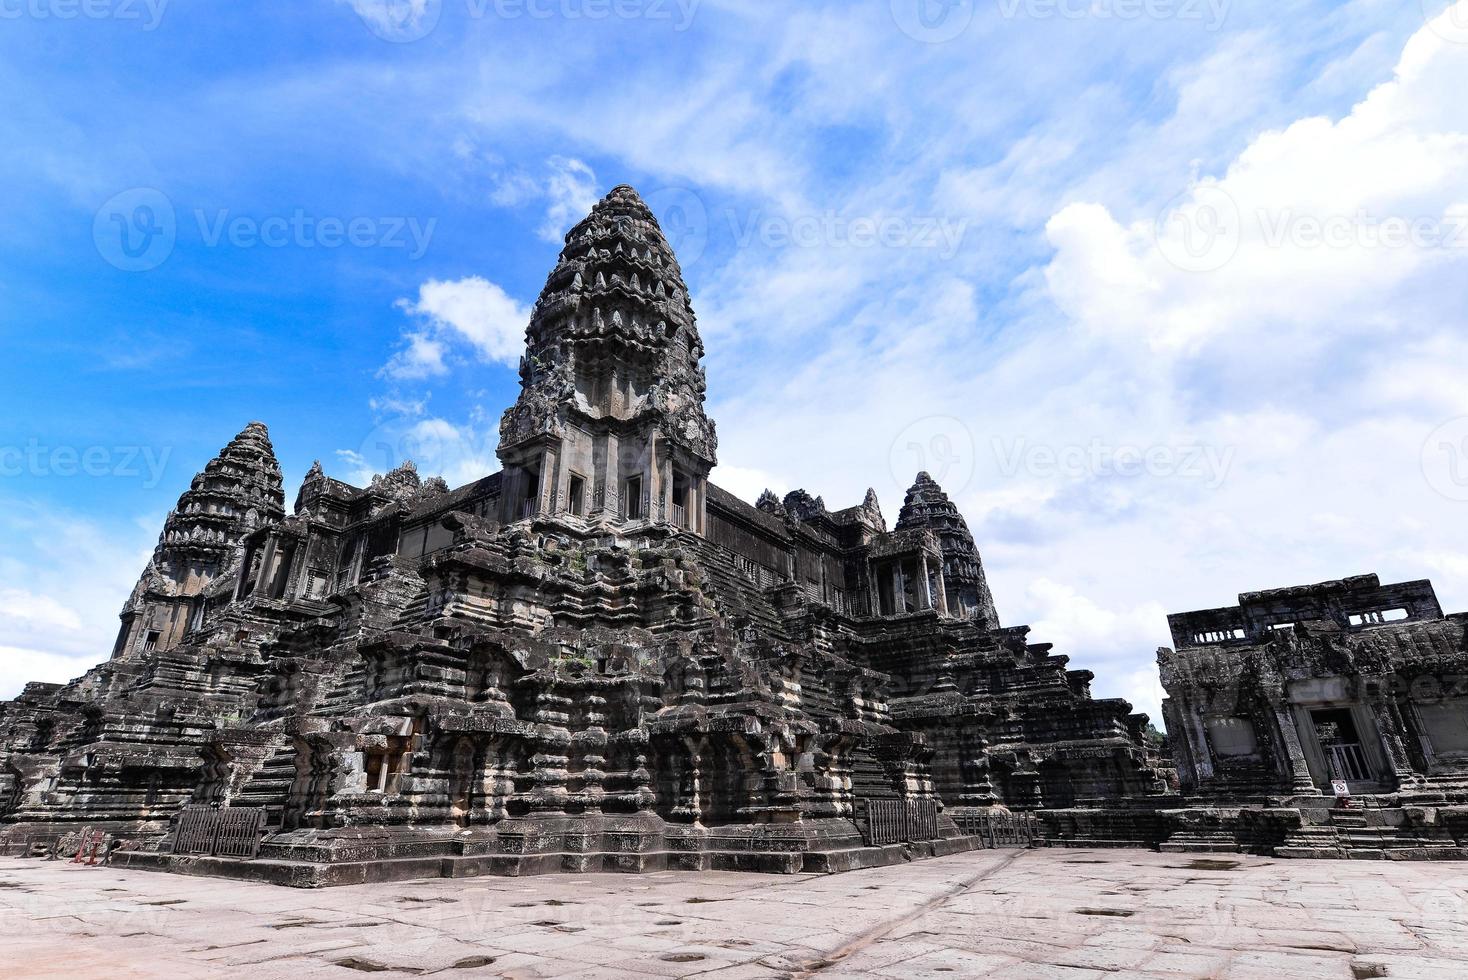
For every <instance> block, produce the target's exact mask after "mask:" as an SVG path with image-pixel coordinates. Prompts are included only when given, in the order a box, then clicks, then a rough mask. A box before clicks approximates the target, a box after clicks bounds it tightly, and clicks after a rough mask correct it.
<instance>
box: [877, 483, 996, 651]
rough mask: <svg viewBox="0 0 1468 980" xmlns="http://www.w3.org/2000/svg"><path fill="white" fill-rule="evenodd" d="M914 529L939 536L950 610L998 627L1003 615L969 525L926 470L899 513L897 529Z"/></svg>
mask: <svg viewBox="0 0 1468 980" xmlns="http://www.w3.org/2000/svg"><path fill="white" fill-rule="evenodd" d="M910 528H927V529H929V530H931V531H934V532H935V533H937V535H938V539H939V542H940V545H941V547H942V550H943V583H944V588H945V591H946V592H947V595H948V608H949V611H950V612H952V613H954V614H955V615H958V616H961V617H963V618H965V619H972V620H974V621H975V622H977V623H978V624H980V625H982V626H984V627H987V628H988V629H998V628H999V614H998V612H996V611H995V609H994V597H993V596H992V595H991V594H990V593H989V583H988V581H987V579H986V578H985V576H984V564H983V561H982V559H980V557H979V549H978V547H977V546H976V545H975V544H974V538H973V535H972V534H970V533H969V529H968V524H967V523H966V522H965V521H964V519H963V515H962V514H960V513H959V512H958V507H957V506H955V505H954V503H953V502H952V501H951V500H949V499H948V494H946V493H944V492H943V488H942V487H940V486H938V483H937V481H936V480H934V479H933V478H932V477H931V476H929V475H928V474H927V473H926V472H922V473H919V474H918V475H917V479H916V480H915V481H914V482H913V485H912V486H911V487H910V488H909V489H908V491H907V496H906V498H905V499H904V500H903V502H902V511H901V512H900V513H899V514H898V515H897V525H896V528H895V530H898V531H905V530H908V529H910Z"/></svg>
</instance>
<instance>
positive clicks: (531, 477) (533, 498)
mask: <svg viewBox="0 0 1468 980" xmlns="http://www.w3.org/2000/svg"><path fill="white" fill-rule="evenodd" d="M539 510H540V470H537V469H527V470H526V471H525V479H524V484H523V491H522V493H521V494H520V505H519V509H518V510H517V512H516V514H515V517H516V518H517V519H521V518H526V517H531V516H534V514H535V513H536V512H537V511H539Z"/></svg>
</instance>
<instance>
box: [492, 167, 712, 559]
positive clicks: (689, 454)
mask: <svg viewBox="0 0 1468 980" xmlns="http://www.w3.org/2000/svg"><path fill="white" fill-rule="evenodd" d="M525 341H526V351H525V356H524V358H523V359H522V360H521V362H520V384H521V390H520V397H519V400H518V401H516V403H515V404H514V405H513V406H512V407H511V408H510V409H509V410H508V411H507V412H505V415H504V418H503V419H502V420H501V422H500V445H499V450H498V452H499V457H500V462H501V463H502V464H503V465H504V472H505V484H504V493H503V496H502V497H501V512H502V517H503V518H504V519H505V520H506V521H516V520H524V519H528V518H531V517H538V518H540V519H554V520H557V521H561V522H566V523H571V524H576V523H581V524H583V525H585V526H587V527H597V526H603V527H606V526H613V527H617V528H623V529H625V528H631V527H637V526H643V525H646V524H657V523H667V524H673V525H676V526H679V527H683V528H687V529H688V530H692V531H695V532H700V533H701V532H703V530H704V522H705V509H706V504H705V502H706V488H707V484H708V473H709V470H710V469H711V468H712V467H713V465H714V463H715V461H716V456H715V451H716V447H717V444H718V440H717V438H716V437H715V434H714V424H713V422H711V421H710V420H709V418H708V417H707V416H706V415H704V411H703V402H704V388H705V382H704V374H703V367H702V366H701V365H700V363H699V361H700V359H701V358H702V357H703V342H702V341H701V340H700V339H699V336H698V329H697V326H696V325H695V322H694V315H693V309H692V308H691V306H690V305H689V302H688V289H687V287H686V286H684V284H683V277H682V274H681V273H680V272H679V269H678V260H677V259H676V258H675V257H674V255H673V250H672V248H671V247H670V246H669V245H668V242H667V239H666V238H664V237H663V233H662V230H661V229H660V228H659V227H658V223H657V219H656V218H654V217H653V215H652V212H651V211H649V210H648V208H647V205H646V204H644V203H643V201H642V198H640V197H638V195H637V192H636V191H635V190H633V189H632V188H631V187H628V186H626V185H625V184H624V185H622V186H619V187H616V188H614V189H613V190H612V192H611V193H610V194H608V195H607V196H606V197H605V198H603V199H602V200H601V201H600V202H598V204H597V205H596V206H595V207H594V208H592V210H591V213H590V214H589V215H587V216H586V218H584V219H583V220H582V221H581V222H580V223H579V224H577V225H576V227H574V228H572V229H571V231H570V232H569V233H568V234H567V235H566V245H565V248H563V249H562V250H561V255H560V258H559V260H558V261H557V262H556V267H555V268H554V269H553V270H552V271H551V274H550V277H549V278H548V279H547V280H546V284H545V288H544V289H543V290H542V291H541V294H540V298H539V300H537V302H536V304H535V309H534V311H533V312H532V314H531V317H530V326H529V328H528V329H527V330H526V335H525Z"/></svg>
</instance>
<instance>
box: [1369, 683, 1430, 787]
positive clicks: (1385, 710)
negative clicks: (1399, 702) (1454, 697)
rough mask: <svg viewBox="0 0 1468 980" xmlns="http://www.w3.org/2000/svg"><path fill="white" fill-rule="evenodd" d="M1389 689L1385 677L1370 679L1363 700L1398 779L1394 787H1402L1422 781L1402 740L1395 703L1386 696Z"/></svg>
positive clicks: (1395, 777)
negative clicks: (1369, 710)
mask: <svg viewBox="0 0 1468 980" xmlns="http://www.w3.org/2000/svg"><path fill="white" fill-rule="evenodd" d="M1388 690H1389V686H1388V683H1387V681H1386V679H1385V678H1373V679H1372V682H1371V683H1370V684H1369V685H1367V686H1366V688H1365V691H1364V693H1365V697H1364V698H1363V700H1364V701H1365V702H1366V706H1367V707H1368V708H1370V709H1371V717H1372V720H1373V721H1375V722H1376V734H1377V737H1378V738H1379V739H1381V747H1382V750H1383V751H1384V752H1385V753H1386V759H1387V762H1388V764H1390V765H1391V767H1392V777H1393V778H1394V779H1395V780H1396V781H1397V787H1398V788H1399V789H1403V788H1410V787H1413V786H1420V785H1421V784H1422V783H1423V781H1424V780H1423V778H1422V775H1421V774H1420V773H1418V772H1416V771H1414V770H1413V768H1412V761H1411V759H1410V757H1409V756H1408V755H1407V745H1406V743H1405V742H1404V741H1403V739H1402V736H1403V734H1404V733H1405V732H1406V726H1405V725H1404V724H1403V722H1402V716H1401V714H1400V713H1399V712H1398V711H1397V706H1396V704H1395V703H1394V702H1393V701H1392V700H1391V699H1390V698H1388V697H1387V692H1388Z"/></svg>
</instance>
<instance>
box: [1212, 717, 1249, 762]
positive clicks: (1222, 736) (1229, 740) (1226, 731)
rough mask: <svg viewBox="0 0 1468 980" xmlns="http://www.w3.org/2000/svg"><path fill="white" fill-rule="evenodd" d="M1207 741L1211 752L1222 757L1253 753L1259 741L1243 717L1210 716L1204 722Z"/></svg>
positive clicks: (1231, 757)
mask: <svg viewBox="0 0 1468 980" xmlns="http://www.w3.org/2000/svg"><path fill="white" fill-rule="evenodd" d="M1205 724H1206V725H1207V728H1208V741H1209V743H1210V744H1211V745H1212V746H1213V754H1214V755H1216V756H1219V757H1220V758H1224V759H1233V758H1237V757H1239V756H1246V755H1254V754H1255V753H1256V752H1257V751H1258V750H1259V742H1258V740H1257V739H1256V738H1255V736H1254V726H1253V724H1251V723H1250V722H1249V721H1248V719H1245V718H1210V719H1208V721H1207V722H1206V723H1205Z"/></svg>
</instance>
